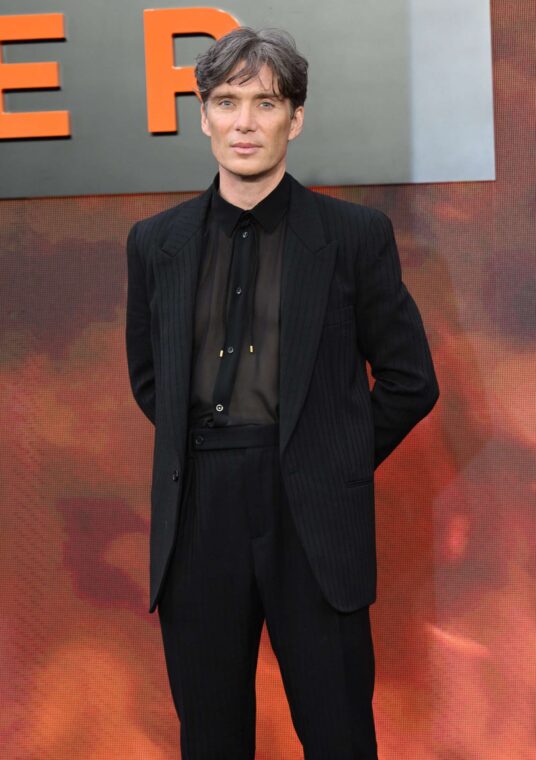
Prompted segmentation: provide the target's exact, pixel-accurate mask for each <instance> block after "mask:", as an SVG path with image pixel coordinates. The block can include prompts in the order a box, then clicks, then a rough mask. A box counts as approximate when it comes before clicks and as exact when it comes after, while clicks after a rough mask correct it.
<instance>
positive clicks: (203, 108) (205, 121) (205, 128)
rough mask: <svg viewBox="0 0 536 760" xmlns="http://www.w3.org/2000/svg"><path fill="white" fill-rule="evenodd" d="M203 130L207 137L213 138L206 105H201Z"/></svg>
mask: <svg viewBox="0 0 536 760" xmlns="http://www.w3.org/2000/svg"><path fill="white" fill-rule="evenodd" d="M201 130H202V131H203V132H204V134H205V135H207V137H211V136H212V133H211V131H210V126H209V123H208V118H207V110H206V106H205V104H204V103H201Z"/></svg>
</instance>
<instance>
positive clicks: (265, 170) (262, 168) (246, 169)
mask: <svg viewBox="0 0 536 760" xmlns="http://www.w3.org/2000/svg"><path fill="white" fill-rule="evenodd" d="M221 168H223V169H225V170H226V171H227V172H229V174H233V175H234V176H235V177H240V178H241V179H243V180H257V179H260V178H261V177H265V176H267V175H269V174H271V173H272V172H273V170H274V168H275V167H274V166H266V165H263V164H260V163H257V162H254V161H250V162H247V161H230V162H229V163H226V164H221Z"/></svg>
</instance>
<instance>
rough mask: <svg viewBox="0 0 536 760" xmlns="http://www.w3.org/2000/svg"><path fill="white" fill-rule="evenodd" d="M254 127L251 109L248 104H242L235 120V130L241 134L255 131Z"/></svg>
mask: <svg viewBox="0 0 536 760" xmlns="http://www.w3.org/2000/svg"><path fill="white" fill-rule="evenodd" d="M255 126H256V125H255V114H254V111H253V107H252V106H251V105H250V104H248V103H243V104H242V105H241V106H240V109H239V111H238V115H237V118H236V123H235V127H236V129H239V130H240V131H241V132H249V131H250V130H252V129H255Z"/></svg>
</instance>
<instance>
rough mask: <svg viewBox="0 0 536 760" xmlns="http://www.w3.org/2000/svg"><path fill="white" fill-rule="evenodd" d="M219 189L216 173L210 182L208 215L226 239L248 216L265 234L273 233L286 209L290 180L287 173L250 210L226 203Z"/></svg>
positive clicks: (218, 178) (218, 177) (218, 179)
mask: <svg viewBox="0 0 536 760" xmlns="http://www.w3.org/2000/svg"><path fill="white" fill-rule="evenodd" d="M219 187H220V173H219V172H218V173H217V174H216V176H215V177H214V180H213V182H212V196H211V205H210V213H211V214H214V216H215V218H216V219H217V221H218V222H219V223H220V224H221V226H222V227H223V230H224V232H225V234H226V235H227V236H228V237H231V236H232V234H233V232H234V230H235V228H236V225H237V224H238V223H239V222H240V221H242V220H243V219H244V218H247V216H248V215H251V216H253V218H254V219H255V220H256V221H257V222H259V224H260V225H261V226H262V227H263V228H264V229H265V230H266V232H273V231H274V230H275V228H276V227H277V225H278V224H279V222H280V221H281V219H282V218H283V216H284V214H285V212H286V210H287V208H288V202H289V198H290V179H289V175H288V173H287V172H285V174H284V175H283V177H282V179H281V181H280V182H279V184H278V185H277V186H276V187H274V189H273V190H272V191H271V193H269V194H268V195H267V196H266V198H263V199H262V201H259V203H257V205H256V206H254V207H253V208H251V209H242V208H239V207H238V206H235V205H233V204H232V203H229V201H226V200H225V198H222V196H221V195H220V194H219Z"/></svg>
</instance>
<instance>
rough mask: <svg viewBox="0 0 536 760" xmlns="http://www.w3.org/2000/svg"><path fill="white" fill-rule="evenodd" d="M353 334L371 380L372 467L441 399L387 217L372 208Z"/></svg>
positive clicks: (360, 274) (359, 269)
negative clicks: (359, 345) (357, 341)
mask: <svg viewBox="0 0 536 760" xmlns="http://www.w3.org/2000/svg"><path fill="white" fill-rule="evenodd" d="M357 292H358V308H357V314H356V318H357V334H358V340H359V342H360V344H361V349H362V351H363V354H364V356H365V357H366V359H367V360H368V362H369V364H370V367H371V372H372V375H373V377H374V379H375V383H374V386H373V388H372V391H371V401H372V410H373V418H374V434H375V443H374V467H375V468H376V467H378V465H379V464H381V462H383V460H384V459H385V458H386V457H387V456H388V455H389V454H390V453H391V452H392V451H393V449H394V448H396V446H397V445H398V444H399V443H400V442H401V441H402V439H403V438H404V437H405V436H406V435H407V434H408V433H409V432H410V430H411V429H412V428H413V427H414V426H415V425H416V424H417V422H419V420H421V419H422V418H423V417H425V416H426V415H427V414H428V413H429V412H430V411H431V409H432V408H433V406H434V405H435V403H436V401H437V399H438V397H439V386H438V382H437V378H436V374H435V371H434V365H433V363H432V357H431V353H430V348H429V345H428V341H427V338H426V333H425V330H424V326H423V322H422V319H421V315H420V313H419V310H418V308H417V305H416V303H415V301H414V300H413V298H412V296H411V295H410V293H409V292H408V290H407V288H406V286H405V284H404V282H403V281H402V276H401V266H400V258H399V254H398V250H397V246H396V242H395V238H394V234H393V226H392V224H391V221H390V219H389V218H388V217H387V216H386V215H385V214H383V213H382V212H380V211H376V210H373V216H372V218H371V221H370V225H369V230H368V238H367V242H366V245H365V249H364V251H363V255H362V256H361V257H360V261H359V263H358V267H357Z"/></svg>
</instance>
